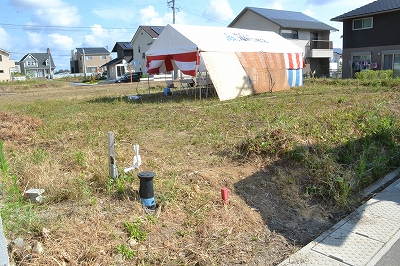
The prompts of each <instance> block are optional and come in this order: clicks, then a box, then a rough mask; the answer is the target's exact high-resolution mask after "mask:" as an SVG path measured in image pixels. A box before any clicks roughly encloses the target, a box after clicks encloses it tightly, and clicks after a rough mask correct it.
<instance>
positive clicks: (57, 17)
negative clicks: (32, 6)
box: [32, 4, 81, 26]
mask: <svg viewBox="0 0 400 266" xmlns="http://www.w3.org/2000/svg"><path fill="white" fill-rule="evenodd" d="M35 15H36V16H34V17H33V18H32V20H33V21H35V22H38V23H40V24H44V25H50V26H75V25H78V24H79V22H80V20H81V16H80V15H79V14H78V8H77V7H75V6H68V5H64V4H63V5H61V6H59V7H54V8H44V9H38V10H36V12H35Z"/></svg>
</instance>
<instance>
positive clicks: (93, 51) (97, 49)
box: [76, 47, 110, 55]
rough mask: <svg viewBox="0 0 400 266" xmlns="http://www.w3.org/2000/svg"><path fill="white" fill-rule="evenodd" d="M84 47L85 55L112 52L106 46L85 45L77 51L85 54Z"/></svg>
mask: <svg viewBox="0 0 400 266" xmlns="http://www.w3.org/2000/svg"><path fill="white" fill-rule="evenodd" d="M83 49H85V55H99V54H110V52H109V51H108V50H107V49H106V48H104V47H83V48H76V51H77V52H78V53H80V54H81V55H83Z"/></svg>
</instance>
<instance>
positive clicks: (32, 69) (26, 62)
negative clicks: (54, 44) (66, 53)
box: [16, 49, 56, 78]
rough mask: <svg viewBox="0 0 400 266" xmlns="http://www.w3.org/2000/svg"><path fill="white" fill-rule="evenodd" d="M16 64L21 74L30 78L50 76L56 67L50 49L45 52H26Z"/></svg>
mask: <svg viewBox="0 0 400 266" xmlns="http://www.w3.org/2000/svg"><path fill="white" fill-rule="evenodd" d="M16 65H18V66H19V69H20V70H21V74H24V75H26V76H29V77H31V78H51V77H52V76H53V73H54V70H55V69H56V65H55V64H54V61H53V57H52V56H51V53H50V49H47V53H29V54H26V55H25V56H24V57H22V59H21V60H19V62H17V63H16Z"/></svg>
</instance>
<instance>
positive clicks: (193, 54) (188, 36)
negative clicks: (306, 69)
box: [146, 24, 303, 76]
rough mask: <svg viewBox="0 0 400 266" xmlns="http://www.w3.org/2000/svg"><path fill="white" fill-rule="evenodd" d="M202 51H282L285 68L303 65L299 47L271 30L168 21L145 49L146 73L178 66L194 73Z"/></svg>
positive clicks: (199, 65)
mask: <svg viewBox="0 0 400 266" xmlns="http://www.w3.org/2000/svg"><path fill="white" fill-rule="evenodd" d="M202 52H269V53H283V54H284V55H285V63H286V68H287V69H299V68H302V66H303V55H302V53H303V50H302V49H301V48H300V47H298V46H296V45H295V44H293V43H291V42H290V41H288V40H286V39H285V38H283V37H281V36H280V35H278V34H276V33H275V32H271V31H255V30H245V29H237V28H224V27H209V26H194V25H179V24H169V25H167V26H166V27H165V28H164V30H163V31H162V32H161V34H160V35H159V36H158V38H157V40H156V41H155V42H154V43H153V44H152V46H151V47H150V49H149V50H148V51H147V52H146V59H147V73H149V74H158V73H165V72H168V71H172V70H178V69H179V70H181V71H182V73H184V74H187V75H191V76H195V75H196V72H195V71H196V67H197V68H199V71H202V70H205V69H202V67H204V66H202V65H201V64H200V62H201V53H202Z"/></svg>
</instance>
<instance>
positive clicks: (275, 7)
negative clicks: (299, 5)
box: [272, 2, 283, 10]
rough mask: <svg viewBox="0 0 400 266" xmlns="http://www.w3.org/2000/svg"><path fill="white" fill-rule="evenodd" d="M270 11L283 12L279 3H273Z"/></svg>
mask: <svg viewBox="0 0 400 266" xmlns="http://www.w3.org/2000/svg"><path fill="white" fill-rule="evenodd" d="M272 9H277V10H283V6H282V3H281V2H274V3H273V4H272Z"/></svg>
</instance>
